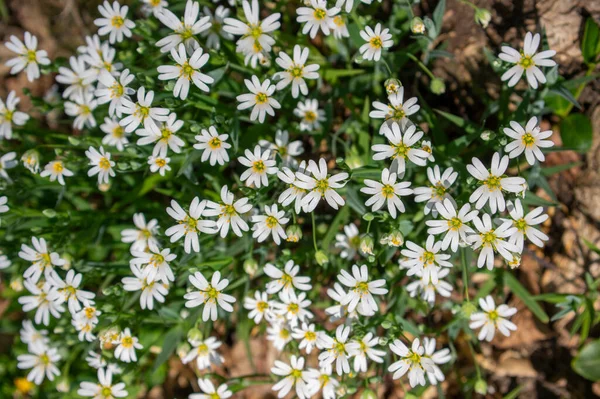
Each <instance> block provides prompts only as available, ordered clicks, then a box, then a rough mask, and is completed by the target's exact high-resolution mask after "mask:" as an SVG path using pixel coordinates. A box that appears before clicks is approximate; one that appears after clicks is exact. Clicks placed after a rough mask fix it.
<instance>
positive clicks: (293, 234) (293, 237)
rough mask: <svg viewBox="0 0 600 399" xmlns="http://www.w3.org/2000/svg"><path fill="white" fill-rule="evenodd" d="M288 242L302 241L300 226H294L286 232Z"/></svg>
mask: <svg viewBox="0 0 600 399" xmlns="http://www.w3.org/2000/svg"><path fill="white" fill-rule="evenodd" d="M285 234H286V235H287V239H286V240H287V242H298V241H300V240H301V239H302V229H301V228H300V226H298V225H295V224H294V225H292V226H290V227H288V228H287V229H286V231H285Z"/></svg>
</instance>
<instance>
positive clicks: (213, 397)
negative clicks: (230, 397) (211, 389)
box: [209, 392, 221, 399]
mask: <svg viewBox="0 0 600 399" xmlns="http://www.w3.org/2000/svg"><path fill="white" fill-rule="evenodd" d="M209 398H210V399H221V397H220V396H219V394H218V393H216V392H215V393H211V394H210V395H209Z"/></svg>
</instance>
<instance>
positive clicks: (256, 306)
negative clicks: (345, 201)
mask: <svg viewBox="0 0 600 399" xmlns="http://www.w3.org/2000/svg"><path fill="white" fill-rule="evenodd" d="M244 308H245V309H248V310H249V311H250V312H249V313H248V318H249V319H252V320H254V322H255V323H256V324H258V323H260V321H261V320H262V319H263V317H266V315H267V314H268V313H269V312H271V311H272V310H273V303H272V302H271V301H270V300H269V296H268V295H267V293H266V292H260V291H255V292H254V298H251V297H246V298H244Z"/></svg>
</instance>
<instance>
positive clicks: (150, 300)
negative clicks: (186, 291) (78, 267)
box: [121, 255, 174, 310]
mask: <svg viewBox="0 0 600 399" xmlns="http://www.w3.org/2000/svg"><path fill="white" fill-rule="evenodd" d="M173 256H174V255H173ZM135 261H136V260H135V259H134V260H133V261H132V262H131V264H130V267H131V272H132V273H133V275H134V277H124V278H123V279H122V280H121V281H122V282H123V289H124V290H125V291H131V292H136V291H142V294H141V295H140V306H141V307H142V309H146V308H148V309H150V310H152V309H154V300H157V301H158V302H160V303H164V302H165V296H166V295H167V294H168V293H169V290H168V287H169V284H168V282H163V283H161V282H160V281H159V279H158V276H156V274H155V276H154V277H157V278H156V279H153V278H151V277H149V274H147V273H149V272H147V270H152V269H154V267H152V265H149V267H146V268H144V271H142V270H141V269H140V267H139V266H138V264H139V263H137V262H135ZM163 263H164V262H163ZM163 281H164V280H163ZM167 281H168V280H167Z"/></svg>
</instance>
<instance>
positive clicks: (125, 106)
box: [119, 87, 169, 133]
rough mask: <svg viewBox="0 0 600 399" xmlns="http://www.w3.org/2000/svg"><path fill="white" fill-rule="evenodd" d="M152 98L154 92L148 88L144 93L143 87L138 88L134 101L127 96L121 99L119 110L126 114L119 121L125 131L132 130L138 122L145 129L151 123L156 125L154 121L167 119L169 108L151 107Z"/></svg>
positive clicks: (148, 127)
mask: <svg viewBox="0 0 600 399" xmlns="http://www.w3.org/2000/svg"><path fill="white" fill-rule="evenodd" d="M152 100H154V92H153V91H152V90H150V91H149V92H148V93H146V89H145V88H144V87H140V88H139V89H138V91H137V102H136V103H134V102H133V101H131V100H129V99H127V98H123V99H122V100H121V108H120V110H121V112H122V113H124V114H125V115H128V116H126V117H125V118H124V119H121V120H120V121H119V123H120V124H121V126H123V127H124V128H125V131H126V132H128V133H131V132H133V131H134V130H135V129H137V127H138V126H139V125H140V124H143V125H144V128H145V129H150V126H151V125H156V122H155V121H158V122H164V121H166V120H167V119H168V116H169V110H168V109H167V108H158V107H152Z"/></svg>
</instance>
